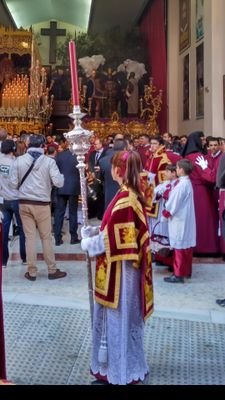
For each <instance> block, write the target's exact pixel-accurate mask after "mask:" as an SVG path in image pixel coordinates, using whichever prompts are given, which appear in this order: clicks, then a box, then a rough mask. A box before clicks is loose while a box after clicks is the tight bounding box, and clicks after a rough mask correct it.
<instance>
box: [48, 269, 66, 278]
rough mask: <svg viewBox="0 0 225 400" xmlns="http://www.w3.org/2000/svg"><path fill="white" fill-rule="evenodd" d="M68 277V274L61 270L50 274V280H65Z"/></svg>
mask: <svg viewBox="0 0 225 400" xmlns="http://www.w3.org/2000/svg"><path fill="white" fill-rule="evenodd" d="M66 275H67V273H66V272H64V271H60V269H57V270H56V271H55V272H54V273H53V274H48V279H60V278H65V276H66Z"/></svg>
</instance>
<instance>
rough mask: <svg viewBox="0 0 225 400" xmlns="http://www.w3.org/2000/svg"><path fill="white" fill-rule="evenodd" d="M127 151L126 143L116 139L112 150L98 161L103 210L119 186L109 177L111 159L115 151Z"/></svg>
mask: <svg viewBox="0 0 225 400" xmlns="http://www.w3.org/2000/svg"><path fill="white" fill-rule="evenodd" d="M126 149H127V142H126V141H125V140H123V139H116V140H115V141H114V144H113V148H112V149H111V150H110V151H109V153H107V155H106V156H105V157H103V158H101V160H100V161H99V167H100V175H101V180H102V181H103V184H104V195H105V203H104V210H106V208H107V207H108V205H109V203H110V201H111V200H112V199H113V197H114V196H115V194H116V192H117V191H118V190H119V185H118V183H117V182H116V181H114V180H113V178H112V175H111V168H112V164H111V159H112V157H113V155H114V154H115V152H116V151H122V150H126Z"/></svg>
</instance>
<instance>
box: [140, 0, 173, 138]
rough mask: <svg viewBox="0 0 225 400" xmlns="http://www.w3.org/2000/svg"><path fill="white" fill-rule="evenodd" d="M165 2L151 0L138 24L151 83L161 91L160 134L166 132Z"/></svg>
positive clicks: (162, 0)
mask: <svg viewBox="0 0 225 400" xmlns="http://www.w3.org/2000/svg"><path fill="white" fill-rule="evenodd" d="M165 29H166V28H165V1H164V0H152V1H151V2H150V4H149V7H148V9H147V11H146V13H145V14H144V16H143V18H142V20H141V22H140V30H141V33H142V34H143V35H144V38H145V40H146V43H147V55H148V61H149V65H150V67H151V76H152V77H153V78H154V81H153V83H154V84H155V85H156V87H157V88H158V89H162V91H163V104H162V110H161V112H160V114H159V117H158V124H159V129H160V132H161V133H163V132H166V131H167V60H166V32H165Z"/></svg>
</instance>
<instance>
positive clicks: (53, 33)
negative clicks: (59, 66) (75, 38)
mask: <svg viewBox="0 0 225 400" xmlns="http://www.w3.org/2000/svg"><path fill="white" fill-rule="evenodd" d="M41 35H43V36H50V45H49V64H55V63H56V38H57V36H66V29H57V22H56V21H51V22H50V29H49V28H42V29H41Z"/></svg>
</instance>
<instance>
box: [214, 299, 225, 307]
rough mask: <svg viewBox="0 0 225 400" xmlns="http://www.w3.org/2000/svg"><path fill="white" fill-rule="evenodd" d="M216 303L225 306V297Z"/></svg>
mask: <svg viewBox="0 0 225 400" xmlns="http://www.w3.org/2000/svg"><path fill="white" fill-rule="evenodd" d="M216 304H218V306H220V307H225V299H218V300H216Z"/></svg>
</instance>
